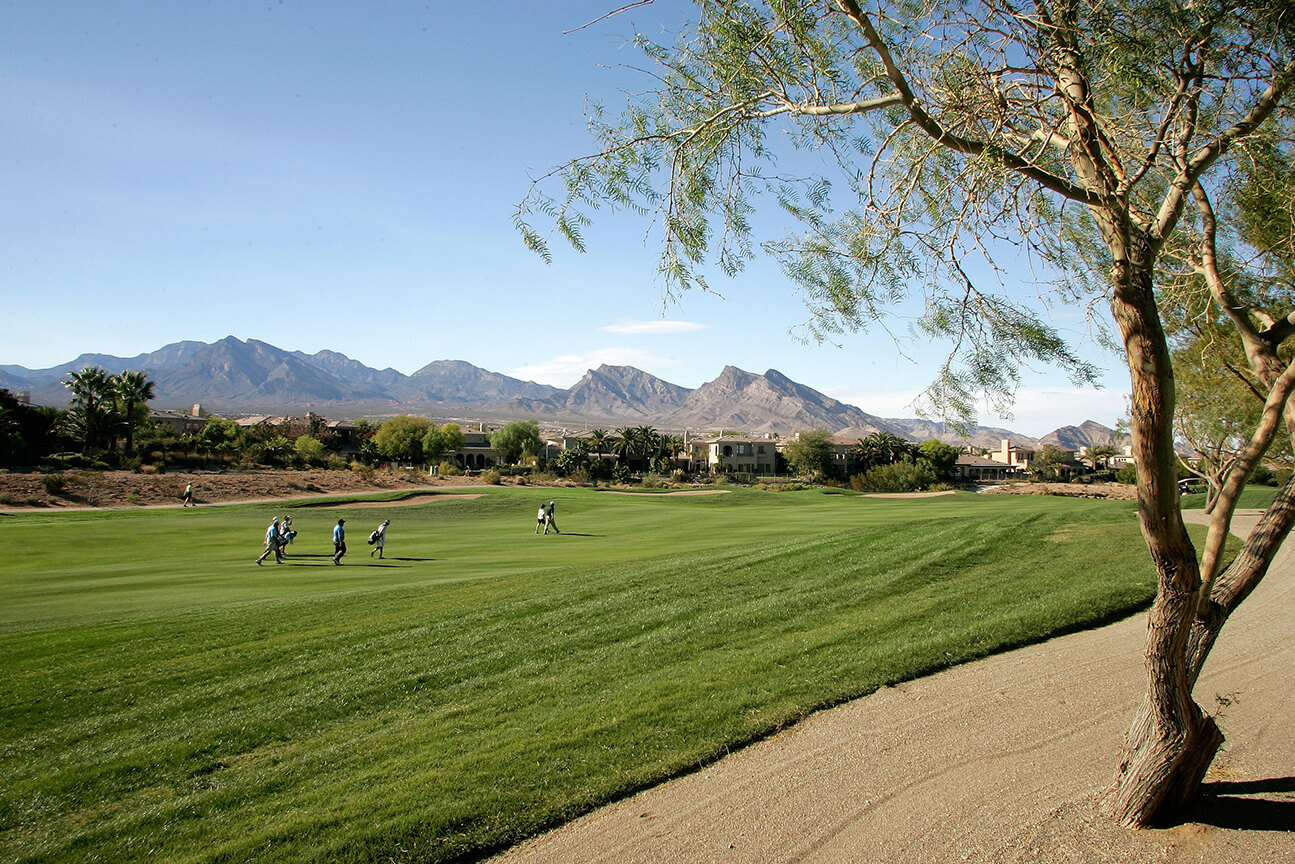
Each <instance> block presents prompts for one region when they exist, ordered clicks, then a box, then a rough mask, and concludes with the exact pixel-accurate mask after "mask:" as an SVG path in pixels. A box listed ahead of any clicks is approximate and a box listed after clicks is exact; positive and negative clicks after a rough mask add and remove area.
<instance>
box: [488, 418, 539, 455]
mask: <svg viewBox="0 0 1295 864" xmlns="http://www.w3.org/2000/svg"><path fill="white" fill-rule="evenodd" d="M490 446H491V447H493V448H495V449H496V450H498V451H499V455H500V458H502V459H503V460H504V462H506V463H508V464H510V465H511V464H514V463H515V462H517V460H519V459H520V458H521V457H522V456H523V454H524V455H528V456H534V455H536V454H537V453H539V452H540V447H542V446H543V442H541V441H540V424H539V423H538V422H537V421H535V420H514V421H513V422H512V423H508V424H506V425H505V426H504V428H502V429H500V430H499V431H498V432H495V433H493V434H492V435H491V436H490Z"/></svg>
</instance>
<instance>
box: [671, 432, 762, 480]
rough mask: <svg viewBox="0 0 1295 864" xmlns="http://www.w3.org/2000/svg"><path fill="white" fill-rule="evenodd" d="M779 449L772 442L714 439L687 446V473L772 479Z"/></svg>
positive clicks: (746, 438)
mask: <svg viewBox="0 0 1295 864" xmlns="http://www.w3.org/2000/svg"><path fill="white" fill-rule="evenodd" d="M777 464H778V449H777V446H776V445H775V443H774V440H773V439H772V438H762V437H752V436H747V435H717V436H715V437H714V438H697V439H694V440H691V441H689V442H688V470H690V471H712V472H714V471H724V472H729V473H733V474H761V475H772V474H773V473H774V471H775V469H776V468H777Z"/></svg>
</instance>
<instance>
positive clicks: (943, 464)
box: [916, 438, 962, 483]
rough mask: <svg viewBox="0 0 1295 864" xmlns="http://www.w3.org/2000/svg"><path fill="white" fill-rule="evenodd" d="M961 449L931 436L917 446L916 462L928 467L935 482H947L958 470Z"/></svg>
mask: <svg viewBox="0 0 1295 864" xmlns="http://www.w3.org/2000/svg"><path fill="white" fill-rule="evenodd" d="M961 455H962V451H961V450H959V449H958V448H957V447H954V446H953V445H952V444H945V443H944V442H943V441H937V440H936V439H934V438H932V439H931V440H929V441H923V442H922V443H921V444H919V445H918V446H917V453H916V456H917V462H918V464H925V465H926V466H927V467H928V468H930V470H931V473H932V474H933V475H934V476H935V479H936V481H937V482H941V483H947V482H949V481H950V480H953V479H954V475H955V474H956V473H957V470H958V457H959V456H961Z"/></svg>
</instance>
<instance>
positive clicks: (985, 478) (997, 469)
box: [954, 453, 1018, 483]
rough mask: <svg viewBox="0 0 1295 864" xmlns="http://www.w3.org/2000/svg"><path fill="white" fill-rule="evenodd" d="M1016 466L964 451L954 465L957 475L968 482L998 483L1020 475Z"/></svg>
mask: <svg viewBox="0 0 1295 864" xmlns="http://www.w3.org/2000/svg"><path fill="white" fill-rule="evenodd" d="M1017 470H1018V469H1016V468H1014V467H1012V466H1010V465H1004V464H1003V463H1002V462H999V461H998V460H997V459H990V458H988V457H987V456H977V455H975V454H972V453H963V454H962V455H960V456H959V457H958V461H957V464H956V465H954V472H955V475H956V476H957V478H958V479H959V480H962V481H965V482H968V483H998V482H1001V481H1003V480H1010V479H1012V478H1014V477H1017V476H1018V473H1017Z"/></svg>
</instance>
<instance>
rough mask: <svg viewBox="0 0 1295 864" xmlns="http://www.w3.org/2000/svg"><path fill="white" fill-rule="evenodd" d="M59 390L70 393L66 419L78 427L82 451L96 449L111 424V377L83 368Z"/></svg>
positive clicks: (105, 372)
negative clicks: (68, 413) (70, 404)
mask: <svg viewBox="0 0 1295 864" xmlns="http://www.w3.org/2000/svg"><path fill="white" fill-rule="evenodd" d="M63 386H64V387H66V388H67V389H68V390H69V391H71V393H72V398H71V400H70V401H71V403H72V409H71V412H70V416H71V419H72V422H73V423H74V424H75V425H76V426H78V427H79V431H80V433H81V436H82V438H81V441H82V445H81V446H82V450H83V452H87V453H88V452H89V451H90V450H93V449H94V448H95V447H97V446H99V443H100V440H101V438H102V436H103V434H104V431H105V430H106V429H107V428H108V426H110V425H111V422H112V412H113V386H112V376H111V375H109V374H108V370H107V369H104V368H103V367H101V366H87V367H85V368H84V369H82V370H81V371H80V372H69V373H68V375H67V380H66V381H64V382H63Z"/></svg>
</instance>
